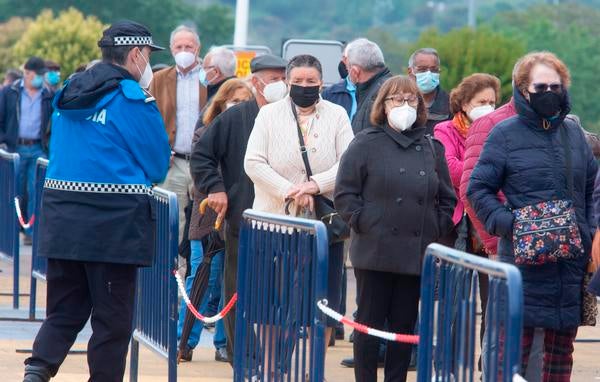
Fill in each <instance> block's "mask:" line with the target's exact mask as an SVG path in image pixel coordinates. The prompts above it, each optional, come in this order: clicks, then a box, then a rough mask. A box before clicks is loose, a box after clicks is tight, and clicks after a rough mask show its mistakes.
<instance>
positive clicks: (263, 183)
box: [244, 109, 293, 200]
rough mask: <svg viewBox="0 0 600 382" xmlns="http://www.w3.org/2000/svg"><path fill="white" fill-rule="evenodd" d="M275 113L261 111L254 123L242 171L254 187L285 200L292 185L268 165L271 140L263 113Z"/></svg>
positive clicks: (266, 119)
mask: <svg viewBox="0 0 600 382" xmlns="http://www.w3.org/2000/svg"><path fill="white" fill-rule="evenodd" d="M265 111H267V112H275V110H273V109H269V110H265V109H261V110H260V112H259V113H258V116H257V117H256V120H255V122H254V128H253V129H252V133H250V138H249V139H248V147H247V149H246V156H245V158H244V170H245V171H246V174H247V175H248V177H249V178H250V179H251V180H252V182H253V183H254V185H255V187H259V188H261V189H262V191H263V192H265V193H267V194H270V195H272V196H274V197H277V198H281V200H283V199H285V195H286V194H287V192H288V190H289V189H290V188H291V187H292V186H293V184H292V183H291V182H290V181H288V180H287V179H285V178H284V177H282V176H281V175H279V174H278V173H277V172H276V171H275V170H273V168H272V167H271V165H270V164H269V156H268V152H269V151H268V150H269V139H271V134H270V129H271V128H273V127H272V126H270V123H269V121H270V120H271V119H270V118H269V117H268V116H267V115H266V113H265Z"/></svg>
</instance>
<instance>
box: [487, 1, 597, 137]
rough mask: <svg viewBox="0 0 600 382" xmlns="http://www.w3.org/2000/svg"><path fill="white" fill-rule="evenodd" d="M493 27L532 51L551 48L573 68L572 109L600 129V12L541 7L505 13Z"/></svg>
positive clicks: (588, 125) (576, 7)
mask: <svg viewBox="0 0 600 382" xmlns="http://www.w3.org/2000/svg"><path fill="white" fill-rule="evenodd" d="M490 26H491V28H493V29H494V30H497V31H499V32H500V33H504V34H505V35H507V36H510V37H512V38H517V39H519V40H521V41H523V43H524V44H525V46H526V48H527V50H528V51H539V50H548V51H551V52H553V53H555V54H556V55H557V56H558V57H559V58H561V59H562V60H563V61H564V62H565V63H566V64H567V66H568V67H569V69H570V71H571V76H572V80H573V81H572V85H571V89H570V95H571V102H572V108H571V110H572V112H573V113H575V114H577V115H579V117H580V118H581V121H582V123H583V125H584V126H585V127H586V128H587V129H592V130H594V131H596V132H600V108H598V105H597V100H598V99H599V98H600V88H599V87H598V86H596V85H595V84H596V82H597V81H598V74H597V73H598V68H599V67H600V42H599V40H598V36H599V35H600V11H597V10H594V9H592V8H589V7H586V6H582V5H577V4H565V5H560V6H539V7H533V8H530V9H527V10H525V11H518V12H508V13H504V14H501V15H499V16H497V17H496V18H494V19H493V20H492V21H491V22H490Z"/></svg>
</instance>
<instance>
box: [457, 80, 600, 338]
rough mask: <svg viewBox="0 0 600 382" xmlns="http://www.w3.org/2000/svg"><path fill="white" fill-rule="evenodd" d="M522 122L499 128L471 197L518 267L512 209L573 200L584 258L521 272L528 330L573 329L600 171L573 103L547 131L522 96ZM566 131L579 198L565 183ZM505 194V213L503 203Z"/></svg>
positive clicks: (518, 102) (518, 97)
mask: <svg viewBox="0 0 600 382" xmlns="http://www.w3.org/2000/svg"><path fill="white" fill-rule="evenodd" d="M514 99H515V107H516V110H517V115H516V116H514V117H511V118H509V119H507V120H504V121H502V122H500V123H499V124H498V125H497V126H496V127H495V128H494V129H493V130H492V132H491V134H490V136H489V138H488V140H487V141H486V143H485V146H484V148H483V152H482V153H481V156H480V158H479V162H478V163H477V166H476V167H475V169H474V170H473V173H472V174H471V179H470V182H469V188H468V191H467V196H468V198H469V201H470V202H471V204H472V206H473V208H474V210H475V211H476V213H477V216H478V217H479V219H481V221H482V222H483V223H484V224H485V227H486V230H487V231H488V232H489V233H490V234H492V235H496V236H500V243H499V246H498V255H499V256H500V259H501V261H504V262H511V263H512V262H514V261H513V249H512V228H513V214H512V212H511V209H515V208H520V207H524V206H527V205H532V204H535V203H539V202H543V201H547V200H552V199H566V198H568V199H572V200H573V203H574V207H575V209H576V215H577V223H578V226H579V230H580V234H581V237H582V240H583V245H584V248H585V255H582V256H579V257H578V258H576V259H572V260H561V261H558V262H557V263H548V264H544V265H538V266H532V265H528V266H518V268H519V270H520V271H521V274H522V276H523V293H524V297H525V313H524V324H525V326H527V327H542V328H550V329H567V328H574V327H577V326H578V325H579V323H580V319H581V295H582V280H583V276H584V272H585V269H586V267H587V264H588V261H589V253H590V250H591V242H592V231H593V230H594V229H595V224H594V219H593V203H592V194H593V190H594V178H595V176H596V172H597V164H596V161H595V160H594V157H593V155H592V152H591V150H590V148H589V147H588V145H587V143H586V141H585V137H584V135H583V132H582V129H581V128H580V127H579V126H578V125H577V123H576V122H574V121H573V120H572V119H565V116H566V115H567V113H568V112H569V110H570V105H569V99H568V95H567V96H566V97H565V101H564V104H563V111H562V113H561V115H560V116H559V118H557V119H556V120H554V121H552V123H551V126H550V128H549V129H548V130H545V129H544V128H543V127H542V119H541V118H540V117H538V115H537V114H536V113H535V112H534V111H533V109H532V108H531V107H530V106H529V103H528V102H527V101H526V100H525V98H524V97H523V95H522V94H521V93H520V91H518V90H515V91H514ZM560 129H567V132H568V138H569V145H570V149H571V156H572V176H573V188H574V192H573V197H572V198H571V197H570V196H569V191H568V186H567V180H566V176H567V175H566V174H567V170H566V157H565V149H564V144H563V140H562V139H561V133H560ZM500 190H501V191H502V192H503V193H504V195H505V196H506V199H507V205H503V204H502V203H501V202H500V201H499V200H498V198H497V196H496V195H497V192H498V191H500Z"/></svg>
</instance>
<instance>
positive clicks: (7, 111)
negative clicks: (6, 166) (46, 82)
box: [0, 80, 54, 152]
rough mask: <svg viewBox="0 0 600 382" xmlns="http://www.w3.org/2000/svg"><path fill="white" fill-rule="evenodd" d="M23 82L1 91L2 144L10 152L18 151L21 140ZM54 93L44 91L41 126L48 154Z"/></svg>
mask: <svg viewBox="0 0 600 382" xmlns="http://www.w3.org/2000/svg"><path fill="white" fill-rule="evenodd" d="M22 91H23V90H22V88H21V80H18V81H15V82H14V83H13V84H12V85H10V86H7V87H5V88H3V89H2V90H1V91H0V144H5V145H6V146H7V148H8V151H10V152H14V151H15V150H16V149H17V139H18V138H19V119H20V114H21V92H22ZM53 96H54V93H52V92H51V91H50V90H48V89H46V88H43V89H42V125H41V126H40V139H41V143H42V148H43V149H44V151H46V152H48V139H49V138H50V117H51V115H52V97H53Z"/></svg>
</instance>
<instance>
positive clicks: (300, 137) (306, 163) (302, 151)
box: [290, 100, 312, 180]
mask: <svg viewBox="0 0 600 382" xmlns="http://www.w3.org/2000/svg"><path fill="white" fill-rule="evenodd" d="M290 104H291V106H292V114H294V119H295V120H296V127H297V128H298V141H299V142H300V154H302V161H303V162H304V167H305V168H306V177H307V178H308V179H309V180H310V177H311V176H312V169H311V168H310V162H309V161H308V152H307V151H306V145H305V144H304V136H303V135H302V128H301V127H300V121H298V113H297V112H296V105H294V102H293V101H292V100H290Z"/></svg>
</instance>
